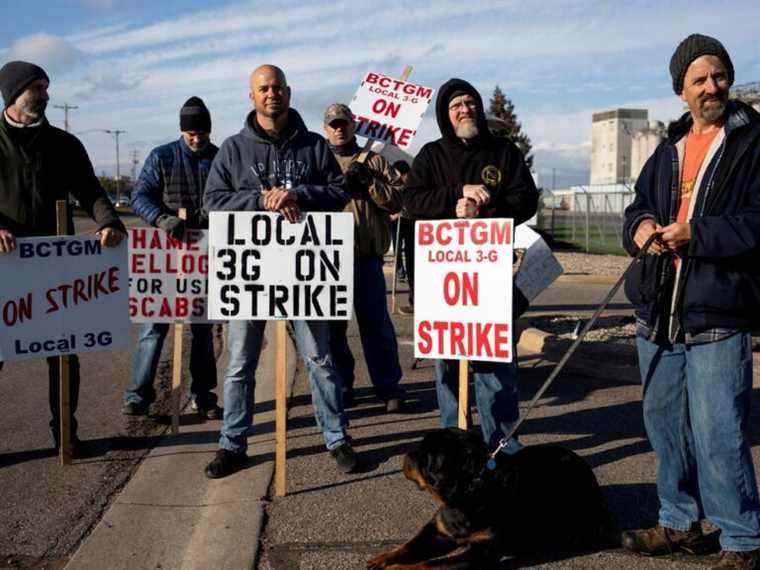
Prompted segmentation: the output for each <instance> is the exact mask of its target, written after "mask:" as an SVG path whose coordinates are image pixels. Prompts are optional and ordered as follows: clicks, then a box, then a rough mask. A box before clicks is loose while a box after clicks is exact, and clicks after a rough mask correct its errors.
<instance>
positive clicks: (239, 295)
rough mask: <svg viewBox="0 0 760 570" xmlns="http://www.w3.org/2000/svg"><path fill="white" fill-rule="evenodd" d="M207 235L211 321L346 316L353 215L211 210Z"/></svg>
mask: <svg viewBox="0 0 760 570" xmlns="http://www.w3.org/2000/svg"><path fill="white" fill-rule="evenodd" d="M209 234H210V235H209V262H210V267H209V318H212V319H223V320H249V319H295V320H349V319H350V318H351V307H352V306H353V292H354V259H353V255H354V218H353V216H352V215H351V214H350V213H322V212H320V213H304V214H303V215H302V217H301V220H300V221H299V222H296V223H290V222H288V221H287V220H286V219H285V218H284V217H283V216H282V215H281V214H276V213H270V212H211V215H210V220H209Z"/></svg>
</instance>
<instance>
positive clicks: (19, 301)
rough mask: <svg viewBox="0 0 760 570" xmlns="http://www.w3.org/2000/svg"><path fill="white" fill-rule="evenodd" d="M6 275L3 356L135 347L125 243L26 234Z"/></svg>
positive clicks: (7, 258) (7, 261) (3, 266)
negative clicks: (131, 342) (129, 313)
mask: <svg viewBox="0 0 760 570" xmlns="http://www.w3.org/2000/svg"><path fill="white" fill-rule="evenodd" d="M0 275H2V276H3V279H2V281H0V361H9V360H25V359H30V358H42V357H48V356H59V355H66V354H76V353H82V352H93V351H96V350H110V349H120V348H126V347H127V346H128V345H129V318H127V303H128V296H129V290H128V283H127V244H126V241H125V242H123V243H122V244H120V245H119V247H112V248H106V247H101V245H100V240H99V239H98V238H95V237H89V236H60V237H40V238H22V239H19V240H17V248H16V249H15V250H14V251H13V252H12V253H9V254H5V255H0Z"/></svg>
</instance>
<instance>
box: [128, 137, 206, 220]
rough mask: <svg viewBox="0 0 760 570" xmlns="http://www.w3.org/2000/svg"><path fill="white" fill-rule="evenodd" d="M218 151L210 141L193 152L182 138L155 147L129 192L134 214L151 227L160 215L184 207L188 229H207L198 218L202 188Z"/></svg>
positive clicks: (170, 213) (200, 217)
mask: <svg viewBox="0 0 760 570" xmlns="http://www.w3.org/2000/svg"><path fill="white" fill-rule="evenodd" d="M218 151H219V148H217V146H216V145H214V144H211V143H210V142H209V143H208V144H207V145H206V146H205V147H204V148H203V150H201V151H200V152H197V153H196V152H193V151H192V150H190V147H188V146H187V143H186V142H185V140H184V139H183V138H182V137H180V138H179V140H176V141H174V142H170V143H168V144H165V145H161V146H159V147H156V148H154V149H153V150H152V151H151V152H150V155H148V158H147V159H146V161H145V164H144V165H143V168H142V170H141V171H140V176H139V177H138V178H137V183H136V184H135V191H134V192H133V193H132V208H133V209H134V211H135V213H136V214H137V215H138V216H140V217H141V218H142V219H143V220H145V221H146V222H148V223H149V224H150V225H152V226H154V225H156V220H157V219H158V217H159V216H161V215H162V214H169V215H171V216H176V215H177V212H178V210H179V209H180V208H185V209H186V210H187V219H188V220H190V221H189V223H188V227H190V228H196V229H205V228H207V227H208V220H207V219H205V216H200V213H201V207H202V205H203V189H204V187H205V185H206V179H207V178H208V172H209V168H210V167H211V161H212V160H214V157H215V156H216V153H217V152H218Z"/></svg>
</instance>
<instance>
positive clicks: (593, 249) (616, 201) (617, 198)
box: [536, 184, 634, 255]
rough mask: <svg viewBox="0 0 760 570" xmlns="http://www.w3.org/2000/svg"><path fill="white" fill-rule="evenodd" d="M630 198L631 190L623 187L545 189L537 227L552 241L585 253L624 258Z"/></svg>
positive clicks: (632, 191) (631, 199)
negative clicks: (617, 255) (625, 224)
mask: <svg viewBox="0 0 760 570" xmlns="http://www.w3.org/2000/svg"><path fill="white" fill-rule="evenodd" d="M633 198H634V190H633V186H629V185H622V184H617V185H613V186H573V187H572V188H571V189H569V190H559V191H554V192H552V191H551V190H547V189H544V190H543V192H542V193H541V202H540V203H539V210H538V219H537V224H536V226H537V228H538V229H540V230H542V231H543V232H544V233H546V234H548V235H550V236H551V237H552V238H553V239H554V240H555V241H559V242H565V243H569V244H572V245H573V246H575V247H577V248H578V249H580V250H582V251H585V252H586V253H612V254H619V255H625V250H624V249H623V245H622V243H623V242H622V236H623V212H624V211H625V208H626V207H627V206H628V205H629V204H630V203H631V202H632V201H633Z"/></svg>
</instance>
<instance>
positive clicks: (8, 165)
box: [0, 61, 126, 457]
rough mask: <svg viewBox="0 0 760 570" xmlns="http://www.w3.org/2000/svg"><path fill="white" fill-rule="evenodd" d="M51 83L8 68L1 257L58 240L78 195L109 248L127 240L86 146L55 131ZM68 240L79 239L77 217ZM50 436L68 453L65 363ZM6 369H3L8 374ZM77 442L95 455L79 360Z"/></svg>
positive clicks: (79, 453) (29, 66)
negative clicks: (62, 401)
mask: <svg viewBox="0 0 760 570" xmlns="http://www.w3.org/2000/svg"><path fill="white" fill-rule="evenodd" d="M49 83H50V79H49V78H48V76H47V74H46V73H45V71H44V70H43V69H42V68H41V67H39V66H38V65H35V64H33V63H29V62H26V61H10V62H8V63H6V64H5V65H3V67H2V68H0V92H2V96H3V102H4V104H5V109H4V110H3V112H2V116H0V149H2V152H1V153H0V154H1V155H2V168H0V254H5V253H9V252H11V251H13V250H14V249H16V245H17V244H16V238H25V237H34V236H49V235H55V234H56V233H57V230H58V228H57V227H56V202H57V201H59V200H68V197H69V194H71V195H73V196H74V198H76V199H77V200H78V201H79V203H80V204H81V206H82V209H83V210H84V211H85V212H90V216H91V217H92V219H93V220H95V222H96V224H97V226H98V230H97V235H98V236H99V237H100V243H101V245H102V246H103V247H116V246H118V245H119V244H120V243H121V242H122V240H123V239H124V238H125V237H126V230H125V228H124V225H123V224H122V223H121V221H120V220H119V217H118V215H117V214H116V211H115V210H114V208H113V205H112V204H111V202H110V201H109V200H108V197H107V195H106V193H105V191H104V190H103V188H102V186H101V185H100V182H99V181H98V179H97V177H96V176H95V173H94V171H93V168H92V163H91V162H90V159H89V157H88V156H87V152H86V151H85V149H84V147H83V146H82V143H81V142H80V141H79V139H77V138H76V137H75V136H73V135H72V134H70V133H67V132H66V131H63V130H61V129H58V128H56V127H54V126H52V125H51V124H50V123H48V121H47V119H46V118H45V108H46V107H47V102H48V92H47V90H48V86H49ZM67 226H68V233H70V234H72V233H74V219H73V216H72V214H71V211H69V216H68V224H67ZM47 364H48V382H49V403H50V410H51V415H52V419H51V421H50V430H51V433H52V436H53V441H54V444H55V446H56V448H59V447H60V442H61V438H60V424H61V418H60V411H59V410H60V407H59V366H58V358H57V357H56V356H51V357H49V358H48V359H47ZM2 367H3V363H2V362H0V369H2ZM69 372H70V375H69V395H68V398H69V403H70V417H69V419H68V421H69V425H70V426H71V440H70V448H69V450H68V451H69V453H70V454H71V456H73V457H84V456H87V455H90V454H91V453H92V449H91V448H90V447H89V446H88V445H87V444H86V443H84V442H82V441H80V440H79V438H78V437H77V421H76V415H75V414H76V409H77V404H78V399H79V381H80V376H79V359H78V358H77V356H76V355H71V356H70V358H69Z"/></svg>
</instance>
